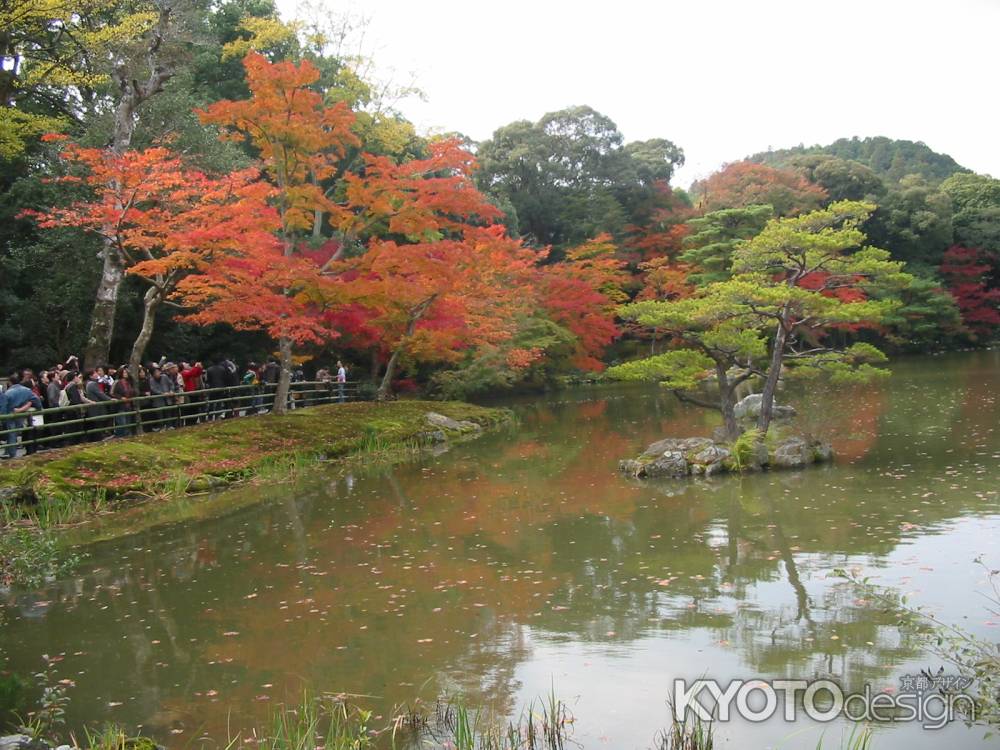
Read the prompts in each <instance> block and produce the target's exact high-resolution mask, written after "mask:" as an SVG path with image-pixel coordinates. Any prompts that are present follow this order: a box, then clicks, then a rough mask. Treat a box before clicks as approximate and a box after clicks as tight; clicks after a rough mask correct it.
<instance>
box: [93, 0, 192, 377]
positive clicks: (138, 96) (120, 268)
mask: <svg viewBox="0 0 1000 750" xmlns="http://www.w3.org/2000/svg"><path fill="white" fill-rule="evenodd" d="M171 12H172V11H171V9H170V8H169V7H166V6H163V7H161V8H160V18H159V20H158V22H157V24H156V26H155V27H154V28H153V29H152V32H151V35H150V42H149V46H148V47H147V49H146V60H147V62H148V64H149V76H148V78H147V79H146V80H145V81H144V82H142V83H139V82H138V81H137V80H136V79H135V77H134V76H133V75H132V72H131V71H129V70H127V69H126V68H125V66H122V67H120V68H119V69H117V70H116V71H115V74H114V77H115V80H116V82H117V84H118V89H119V91H120V92H121V98H120V99H119V100H118V105H117V106H116V107H115V119H114V128H113V130H112V134H111V150H112V151H113V152H114V153H115V154H116V155H117V156H121V155H122V154H124V153H125V152H126V151H127V150H128V149H129V147H130V146H131V145H132V136H133V135H134V134H135V125H136V112H137V111H138V109H139V106H140V105H141V104H142V103H143V102H144V101H146V100H147V99H149V98H150V97H151V96H153V95H155V94H158V93H159V92H160V91H162V90H163V85H164V84H165V83H166V82H167V81H168V80H170V78H171V77H172V76H173V74H174V68H173V64H172V63H171V64H165V63H164V62H163V61H162V59H161V55H160V52H161V50H160V47H161V45H162V44H163V40H164V37H165V36H166V35H167V34H168V33H169V32H170V29H171ZM120 208H121V207H120V206H119V209H120ZM112 234H113V233H112V232H107V233H105V238H104V247H103V249H102V250H101V258H102V260H103V263H104V268H103V270H102V271H101V283H100V285H99V286H98V288H97V297H96V299H95V300H94V312H93V315H92V316H91V319H90V334H89V335H88V336H87V347H86V349H85V350H84V353H83V363H84V366H86V367H97V366H98V365H104V364H107V361H108V357H109V356H110V353H111V336H112V334H113V333H114V327H115V312H116V311H117V309H118V290H119V289H120V288H121V283H122V280H123V279H124V278H125V268H124V265H123V264H122V259H121V258H120V257H119V255H118V253H117V252H116V250H115V247H114V241H113V239H112Z"/></svg>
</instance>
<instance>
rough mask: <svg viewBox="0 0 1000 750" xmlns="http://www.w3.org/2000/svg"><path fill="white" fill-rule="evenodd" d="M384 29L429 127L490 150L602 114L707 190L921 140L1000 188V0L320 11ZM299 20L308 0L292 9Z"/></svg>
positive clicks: (505, 0)
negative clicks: (739, 165)
mask: <svg viewBox="0 0 1000 750" xmlns="http://www.w3.org/2000/svg"><path fill="white" fill-rule="evenodd" d="M314 1H315V2H321V3H323V4H324V5H325V6H326V7H328V8H332V9H333V10H334V11H341V12H343V11H345V10H352V11H353V12H354V13H355V14H359V13H360V14H362V15H364V16H366V17H367V18H368V19H369V21H370V23H369V25H368V29H367V32H366V37H365V40H364V48H365V51H366V52H367V53H368V54H370V55H373V56H374V58H375V60H376V63H377V64H378V65H379V67H380V68H381V69H382V70H383V72H388V71H395V72H394V73H393V74H392V75H393V77H394V78H395V79H396V80H398V81H400V82H406V81H408V80H409V78H410V76H411V74H412V76H413V78H414V80H415V82H416V84H417V85H418V86H419V87H420V88H421V89H422V90H423V91H424V92H425V94H426V101H419V100H408V101H406V102H404V103H403V105H402V107H401V109H402V110H403V113H404V114H405V115H406V116H408V117H409V118H410V119H411V120H412V121H413V122H414V123H416V125H417V126H418V128H420V129H421V130H439V131H441V130H446V131H452V130H457V131H460V132H462V133H465V134H467V135H469V136H471V137H473V138H475V139H476V140H481V139H484V138H488V137H489V136H490V134H491V133H492V132H493V131H494V130H495V129H496V128H497V127H499V126H501V125H504V124H506V123H508V122H511V121H513V120H518V119H528V120H532V121H534V120H537V119H538V118H539V117H541V116H542V115H543V114H544V113H546V112H550V111H553V110H557V109H561V108H563V107H567V106H571V105H575V104H589V105H590V106H592V107H594V108H595V109H597V110H598V111H600V112H602V113H604V114H606V115H608V116H609V117H610V118H611V119H612V120H614V121H615V122H616V123H617V124H618V127H619V129H620V130H621V132H622V133H623V135H624V136H625V139H626V140H643V139H647V138H655V137H663V138H668V139H670V140H672V141H674V142H675V143H676V144H678V145H679V146H680V147H681V148H683V149H684V152H685V154H686V157H687V164H686V165H685V167H684V168H683V170H681V172H680V173H679V176H678V177H677V178H676V179H675V180H674V182H675V184H678V185H681V186H687V185H688V184H689V183H690V182H691V181H692V180H693V179H696V178H698V177H702V176H704V175H705V174H707V173H709V172H711V171H713V170H714V169H717V168H718V167H719V166H720V165H721V164H722V163H724V162H727V161H735V160H738V159H740V158H742V157H744V156H746V155H748V154H751V153H754V152H756V151H761V150H764V149H766V148H768V147H769V146H770V147H774V148H783V147H787V146H794V145H797V144H799V143H804V144H807V145H811V144H814V143H823V144H825V143H829V142H830V141H833V140H835V139H836V138H839V137H844V136H853V135H858V136H862V137H863V136H869V135H885V136H889V137H890V138H908V139H910V140H920V141H923V142H924V143H926V144H927V145H928V146H930V147H931V148H933V149H934V150H936V151H943V152H945V153H949V154H951V155H952V156H953V157H954V158H955V159H956V160H957V161H958V162H959V163H960V164H962V165H964V166H967V167H970V168H972V169H974V170H976V171H980V172H987V173H991V174H993V175H995V176H1000V148H998V138H1000V117H998V115H1000V103H998V91H1000V86H998V83H1000V77H998V75H997V74H998V72H1000V65H998V62H997V61H998V56H997V43H998V34H1000V0H940V1H938V2H929V1H926V0H867V1H862V0H836V1H833V0H828V1H826V2H821V1H819V0H812V1H810V0H787V1H786V0H690V1H689V2H676V1H675V0H659V1H657V0H646V2H639V1H633V0H604V1H603V2H594V1H593V0H575V1H573V2H564V1H563V0H534V1H533V2H525V1H523V0H494V1H491V2H480V1H479V0H365V1H364V2H363V3H359V2H357V0H314ZM279 3H280V7H281V8H282V9H283V10H284V11H286V15H287V14H288V13H287V12H289V11H292V9H294V8H295V7H296V3H295V0H279Z"/></svg>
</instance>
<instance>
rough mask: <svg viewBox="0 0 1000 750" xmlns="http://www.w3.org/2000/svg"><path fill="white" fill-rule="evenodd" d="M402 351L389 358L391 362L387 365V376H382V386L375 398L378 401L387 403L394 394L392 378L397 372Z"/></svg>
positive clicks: (395, 352) (398, 350)
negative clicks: (397, 363)
mask: <svg viewBox="0 0 1000 750" xmlns="http://www.w3.org/2000/svg"><path fill="white" fill-rule="evenodd" d="M401 349H402V347H400V348H399V349H396V351H394V352H393V353H392V356H391V357H389V361H388V362H386V365H385V375H383V376H382V384H381V385H379V387H378V391H377V392H376V393H375V398H376V399H377V400H378V401H385V400H386V399H387V398H389V394H390V393H392V376H393V375H394V374H395V372H396V361H397V360H398V359H399V352H400V350H401Z"/></svg>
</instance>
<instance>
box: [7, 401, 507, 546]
mask: <svg viewBox="0 0 1000 750" xmlns="http://www.w3.org/2000/svg"><path fill="white" fill-rule="evenodd" d="M429 413H430V414H438V415H443V416H444V417H447V418H448V420H453V421H454V423H455V424H453V425H450V426H449V425H448V424H447V423H446V424H444V425H442V424H435V423H432V422H430V421H428V419H427V415H428V414H429ZM513 422H514V417H513V414H512V413H511V412H510V411H509V410H507V409H501V408H491V407H483V406H475V405H473V404H467V403H463V402H456V401H418V400H412V401H410V400H404V401H394V402H388V403H379V402H370V401H356V402H349V403H345V404H330V405H324V406H315V407H308V408H305V409H301V410H295V411H293V412H291V413H289V414H286V415H283V416H275V415H271V414H265V415H260V416H252V417H241V418H239V419H232V420H224V421H221V422H212V423H207V424H200V425H193V426H190V427H185V428H182V429H179V430H169V431H162V432H156V433H151V434H147V435H143V436H141V437H131V438H123V439H118V440H109V441H104V442H99V443H90V444H86V445H78V446H73V447H70V448H62V449H56V450H52V451H47V452H45V453H43V454H35V455H33V456H30V457H24V458H20V459H14V460H11V461H5V462H4V463H3V464H0V493H4V494H5V495H6V497H5V496H4V494H0V508H2V511H3V515H2V517H0V533H3V532H4V531H7V530H10V529H16V528H25V527H28V528H35V529H50V528H60V527H67V526H71V525H75V524H79V523H81V522H85V521H88V520H90V519H92V518H95V517H97V516H101V515H103V516H106V515H108V514H109V513H111V514H113V513H115V512H117V511H121V510H128V509H130V508H134V507H136V506H139V505H142V504H146V503H148V502H150V501H157V502H172V501H177V500H180V499H183V498H191V497H194V496H196V495H207V494H210V493H211V491H212V490H223V489H225V488H227V487H231V486H234V485H238V484H240V483H245V482H247V481H248V480H251V479H256V480H260V481H262V482H267V481H269V480H274V481H280V480H284V479H286V478H287V477H288V476H289V474H291V473H294V472H295V471H296V470H297V469H299V468H303V467H306V466H310V465H313V464H322V465H325V466H329V465H334V464H339V463H347V462H349V461H352V460H358V459H360V458H363V457H365V456H367V455H378V456H380V458H382V459H384V456H385V454H387V453H390V454H396V453H407V452H411V451H420V450H421V449H424V448H427V447H431V446H433V445H439V444H442V443H452V442H456V441H464V440H467V439H470V438H472V437H476V436H478V435H480V434H482V433H483V432H484V431H485V430H489V429H496V428H499V427H502V426H504V425H509V424H512V423H513ZM469 423H472V424H471V425H470V424H469ZM458 424H464V425H465V428H464V429H460V428H459V427H458V426H457V425H458Z"/></svg>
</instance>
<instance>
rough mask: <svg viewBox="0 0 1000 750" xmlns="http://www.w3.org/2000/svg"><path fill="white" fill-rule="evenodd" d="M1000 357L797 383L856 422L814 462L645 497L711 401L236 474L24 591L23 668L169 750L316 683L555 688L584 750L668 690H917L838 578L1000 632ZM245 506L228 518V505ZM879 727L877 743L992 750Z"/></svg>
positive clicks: (885, 631)
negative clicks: (748, 684)
mask: <svg viewBox="0 0 1000 750" xmlns="http://www.w3.org/2000/svg"><path fill="white" fill-rule="evenodd" d="M998 391H1000V353H998V352H989V351H988V352H977V353H965V354H956V355H949V356H940V357H924V358H919V359H911V360H904V361H901V362H898V363H896V364H895V365H894V367H893V376H892V378H891V379H888V380H886V381H884V382H882V383H879V384H878V385H874V386H866V387H857V388H850V389H846V390H844V389H839V390H825V389H822V388H818V387H817V388H816V389H815V390H812V391H806V392H802V393H799V394H796V395H795V396H794V397H792V396H790V397H789V398H790V400H791V401H792V403H794V404H795V405H796V406H797V407H798V408H799V410H800V413H801V414H802V415H803V417H802V418H803V421H804V422H806V423H809V424H811V425H812V426H813V427H818V426H819V425H823V429H824V430H825V431H826V433H827V434H828V435H830V436H831V437H832V442H833V444H834V447H835V450H836V452H837V456H838V457H837V460H836V463H835V464H834V465H832V466H829V467H824V468H814V469H810V470H806V471H802V472H792V473H765V474H760V475H756V476H747V477H744V478H739V477H717V478H712V479H711V480H708V481H688V480H685V481H680V480H666V481H661V482H657V483H653V482H651V483H648V484H644V483H640V482H636V481H632V480H628V479H626V478H624V477H622V476H620V475H619V474H618V473H617V471H616V467H617V462H618V460H619V459H620V458H622V457H629V456H632V455H634V454H636V453H638V452H639V451H640V450H641V449H642V448H644V447H645V445H646V444H648V443H650V442H652V441H653V440H656V439H659V438H661V437H666V436H687V435H696V434H710V433H711V430H712V427H713V426H714V424H715V423H716V419H717V418H716V417H715V416H713V415H711V414H709V413H707V412H703V411H701V410H699V409H697V408H695V407H690V406H685V405H682V404H680V403H678V402H676V400H675V399H673V397H671V396H669V395H668V394H666V393H663V392H661V391H660V390H659V389H657V388H655V387H592V388H581V389H575V390H571V391H564V392H560V393H556V394H551V395H547V396H542V397H534V398H521V399H516V400H511V401H509V402H508V405H510V406H512V407H513V408H514V409H515V410H516V411H517V412H518V414H519V417H520V424H519V426H518V427H517V428H516V429H514V430H512V431H510V432H506V433H501V434H494V435H488V436H485V437H483V438H481V439H480V440H478V441H476V442H473V443H468V444H464V445H460V446H457V447H454V448H453V449H451V450H450V451H448V452H445V453H441V454H439V455H436V456H427V457H424V458H422V459H420V460H418V461H415V462H412V463H408V464H404V465H397V466H393V467H387V466H379V467H373V468H371V469H368V470H356V471H353V472H351V473H347V474H345V473H343V472H340V473H336V474H334V473H329V474H324V473H323V472H322V471H317V472H315V474H313V475H312V476H310V477H309V478H308V479H307V480H305V481H298V482H295V483H288V484H284V485H278V486H277V487H274V486H272V487H270V488H267V489H266V490H262V489H257V488H252V487H242V488H238V489H237V490H235V491H234V492H235V495H236V496H239V498H240V500H241V501H245V500H246V499H247V498H248V497H249V498H250V499H255V497H254V493H256V494H259V495H262V496H263V497H262V500H263V501H262V502H255V503H250V504H247V503H246V502H240V503H237V505H238V507H234V508H231V509H230V510H229V511H228V512H226V513H222V514H219V515H218V516H216V517H208V518H201V519H199V520H189V521H182V522H175V523H169V524H164V525H161V526H158V527H155V528H153V529H151V530H147V531H144V532H140V533H136V534H134V535H131V536H127V537H124V538H120V539H117V540H114V541H111V542H104V543H100V544H95V545H91V546H90V547H89V548H88V550H87V551H88V553H89V554H88V557H87V558H86V560H85V561H84V563H83V564H82V565H81V567H80V568H79V569H78V571H77V572H76V573H75V574H74V575H73V576H72V577H70V578H68V579H66V580H62V581H59V582H56V583H54V584H52V585H50V586H48V587H46V588H44V589H41V590H37V591H15V592H9V593H8V594H6V595H4V596H3V598H2V599H0V602H2V604H0V606H2V617H3V620H4V624H3V625H0V659H2V661H0V669H7V670H14V671H17V672H22V673H27V672H30V671H34V670H36V669H37V668H38V667H39V666H40V665H41V655H42V654H51V655H59V656H61V657H62V660H61V661H60V662H59V663H58V665H57V672H58V676H59V677H60V678H65V679H71V680H73V682H74V683H75V685H74V687H72V688H71V689H70V691H69V694H70V696H71V703H70V707H69V724H70V726H71V727H73V726H77V727H78V726H80V725H81V724H82V723H83V722H100V721H104V720H115V721H119V722H123V723H125V724H128V725H131V726H135V725H141V726H142V727H143V731H144V732H145V733H147V734H150V735H152V736H154V737H155V738H157V739H159V740H161V741H163V742H164V743H165V744H167V745H169V746H171V747H189V746H192V745H195V746H197V744H198V738H199V737H201V736H203V735H209V736H212V737H215V738H221V739H224V738H225V737H226V736H227V731H235V730H236V729H239V728H241V727H245V726H249V725H252V724H254V723H259V722H260V720H261V719H262V718H263V717H265V716H266V715H267V713H268V711H270V710H271V708H272V707H273V706H274V705H276V704H278V703H280V702H282V701H295V700H297V699H298V698H299V697H300V696H301V695H302V691H303V690H304V689H310V690H313V691H337V692H341V691H342V692H345V693H351V694H356V695H360V696H367V697H365V698H363V699H361V700H363V701H365V702H367V703H368V704H369V705H371V706H372V707H373V708H375V709H376V711H377V712H378V713H382V714H384V715H386V716H388V715H389V714H390V712H391V709H392V707H393V705H394V704H398V703H403V702H409V701H412V700H414V699H415V698H418V697H419V698H422V699H424V700H428V701H433V700H434V699H435V697H436V696H438V695H440V694H442V693H452V694H454V693H459V692H460V693H462V694H463V695H465V696H466V697H467V699H468V701H469V702H470V703H471V704H472V705H475V706H491V707H493V708H495V709H497V710H501V711H508V712H512V713H516V712H517V711H518V710H519V707H520V706H523V705H524V704H525V703H527V702H528V701H530V700H531V699H533V698H536V697H539V696H544V695H547V694H548V693H549V692H550V691H554V692H555V694H556V695H558V696H559V697H561V698H562V699H564V700H565V701H566V702H567V703H568V704H569V706H570V708H571V710H572V712H573V714H574V715H575V717H576V722H575V725H574V734H573V739H574V740H575V741H576V742H578V743H580V744H582V745H583V746H584V747H588V748H593V747H613V748H645V747H651V746H652V745H653V744H654V740H655V736H656V733H657V732H658V731H659V730H660V729H661V728H663V727H665V726H666V725H667V724H668V722H669V718H668V709H667V706H666V699H667V697H668V696H669V693H670V689H671V685H672V681H673V679H674V678H675V677H676V678H686V679H694V678H698V677H701V676H709V677H714V678H718V679H721V680H723V681H728V680H730V679H733V678H744V679H750V678H758V677H759V678H763V679H771V678H783V677H789V678H804V679H808V678H815V677H831V678H833V679H835V680H837V681H839V682H840V683H842V684H843V685H844V687H845V688H846V689H848V690H852V691H853V690H862V689H863V686H864V685H865V684H871V685H872V687H873V689H876V690H877V689H882V688H883V687H893V686H895V687H897V688H898V685H899V683H900V678H901V677H902V676H904V675H911V674H917V673H918V671H919V670H920V669H921V668H922V667H926V666H928V665H930V664H932V663H936V662H934V660H933V659H932V658H931V657H929V656H927V655H925V654H923V653H921V651H920V645H919V643H918V642H916V641H915V640H914V639H913V638H912V637H909V636H906V635H901V634H900V631H899V629H898V628H897V627H896V626H895V620H894V617H893V615H892V614H891V613H887V612H885V611H883V610H882V608H881V607H880V606H879V605H878V603H877V602H874V601H869V600H866V599H865V598H862V597H859V594H858V591H857V590H856V589H855V588H853V587H852V586H851V585H850V584H848V583H847V582H845V581H844V580H843V579H841V578H839V577H838V576H836V575H835V574H834V570H835V569H837V568H845V569H851V570H854V571H856V572H858V573H859V574H861V575H870V576H872V578H873V580H874V581H875V582H877V583H879V584H881V585H885V586H889V587H892V589H893V590H894V591H898V592H901V593H907V594H908V595H909V596H910V597H911V600H912V601H913V603H915V604H917V605H920V606H925V607H927V608H928V610H929V611H931V612H933V613H935V614H936V615H938V616H939V617H941V618H942V619H944V620H946V621H948V622H956V623H961V624H962V625H963V626H964V627H966V628H968V629H969V630H971V631H972V632H975V633H977V634H979V635H982V636H986V637H989V638H991V639H992V640H996V639H997V634H998V632H1000V630H998V628H1000V623H997V622H996V621H993V620H991V619H990V615H989V613H988V612H987V611H986V609H985V606H984V605H985V601H984V600H983V598H982V597H981V596H978V595H977V593H976V592H977V590H981V589H982V587H983V586H984V584H985V580H984V579H985V575H984V572H983V570H982V568H980V567H979V566H977V565H976V564H975V563H974V558H975V557H976V556H977V555H978V554H983V555H985V556H986V559H987V561H989V562H991V563H992V564H993V565H994V566H995V565H996V564H997V563H998V562H1000V544H998V541H997V540H998V539H1000V495H998V489H1000V462H998V458H1000V432H998V430H997V424H998V422H1000V406H998V403H997V393H998ZM222 507H225V505H224V504H223V506H222ZM824 730H826V732H827V741H828V744H829V745H831V746H837V744H838V743H837V741H836V740H838V739H839V737H840V733H841V731H842V725H821V724H815V723H807V722H800V723H795V724H789V723H785V722H783V721H780V720H778V721H775V720H772V721H769V722H765V723H760V724H754V723H750V722H746V721H740V722H731V723H728V724H725V725H720V727H719V737H720V738H721V739H722V740H723V742H722V743H721V744H722V746H723V747H727V746H728V747H747V748H751V747H776V746H783V747H815V746H816V743H817V741H818V740H819V739H820V736H821V734H822V733H823V731H824ZM982 735H983V732H982V731H981V730H967V729H965V728H964V727H963V726H961V725H960V724H955V725H952V726H950V727H948V728H946V729H943V730H940V731H931V730H923V729H921V728H920V727H919V726H918V725H916V724H912V723H910V724H899V725H896V726H892V727H888V728H883V729H879V730H878V731H877V734H876V737H875V744H874V747H875V748H876V750H883V749H888V750H893V749H896V748H906V749H907V750H916V749H917V748H930V747H937V746H939V745H940V743H941V742H942V741H947V742H948V743H949V746H950V747H951V748H952V749H953V750H961V749H962V748H977V747H985V746H987V745H986V744H984V743H983V740H982V739H981V738H982Z"/></svg>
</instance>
